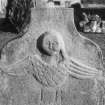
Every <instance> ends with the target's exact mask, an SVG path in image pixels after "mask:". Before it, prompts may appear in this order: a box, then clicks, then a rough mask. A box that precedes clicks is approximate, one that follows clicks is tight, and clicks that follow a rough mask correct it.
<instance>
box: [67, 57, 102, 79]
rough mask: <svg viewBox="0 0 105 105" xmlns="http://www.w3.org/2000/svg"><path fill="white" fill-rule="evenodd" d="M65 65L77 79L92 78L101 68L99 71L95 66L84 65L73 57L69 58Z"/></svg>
mask: <svg viewBox="0 0 105 105" xmlns="http://www.w3.org/2000/svg"><path fill="white" fill-rule="evenodd" d="M65 66H66V68H67V70H68V72H69V73H70V75H72V76H73V77H75V78H79V79H87V78H94V77H96V76H97V75H98V74H99V72H102V71H101V70H100V71H99V70H98V69H96V68H92V67H89V66H86V65H84V64H82V63H81V62H80V61H77V60H76V59H73V58H72V59H70V61H69V62H68V63H67V62H66V63H65Z"/></svg>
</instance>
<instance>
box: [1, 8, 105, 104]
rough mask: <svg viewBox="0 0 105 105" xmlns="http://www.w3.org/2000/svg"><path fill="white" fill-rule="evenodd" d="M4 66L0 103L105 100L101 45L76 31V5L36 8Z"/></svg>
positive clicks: (11, 45) (5, 54) (4, 52)
mask: <svg viewBox="0 0 105 105" xmlns="http://www.w3.org/2000/svg"><path fill="white" fill-rule="evenodd" d="M0 68H1V72H0V74H1V76H0V105H104V104H105V103H104V100H105V99H104V97H105V96H104V92H105V90H104V88H105V87H104V82H105V81H104V75H103V73H104V67H103V57H102V52H101V49H100V47H99V46H98V45H97V44H96V43H94V42H93V41H91V40H89V39H87V38H85V37H83V36H82V35H81V34H80V33H79V32H78V31H77V30H76V28H75V25H74V15H73V9H72V8H69V9H64V8H55V9H47V8H46V9H44V8H42V9H41V8H35V9H33V10H32V15H31V24H30V26H29V30H28V32H27V33H26V34H25V35H24V36H23V37H21V38H18V39H15V40H13V41H11V42H9V43H8V44H7V45H6V46H5V47H4V48H3V50H2V53H1V60H0Z"/></svg>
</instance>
